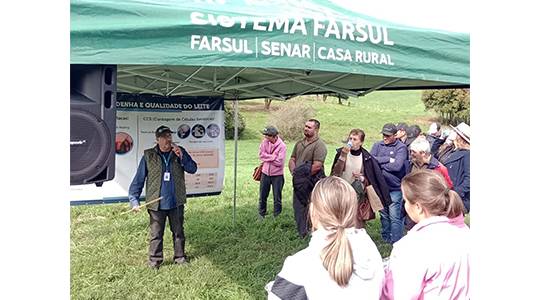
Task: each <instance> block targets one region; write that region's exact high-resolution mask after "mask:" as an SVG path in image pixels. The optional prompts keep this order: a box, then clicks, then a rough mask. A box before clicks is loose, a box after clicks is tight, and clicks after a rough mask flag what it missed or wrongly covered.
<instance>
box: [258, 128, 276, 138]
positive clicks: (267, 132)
mask: <svg viewBox="0 0 540 300" xmlns="http://www.w3.org/2000/svg"><path fill="white" fill-rule="evenodd" d="M261 133H262V134H264V135H269V136H276V135H278V133H279V132H278V130H277V128H276V127H274V126H266V127H265V128H264V129H263V130H262V131H261Z"/></svg>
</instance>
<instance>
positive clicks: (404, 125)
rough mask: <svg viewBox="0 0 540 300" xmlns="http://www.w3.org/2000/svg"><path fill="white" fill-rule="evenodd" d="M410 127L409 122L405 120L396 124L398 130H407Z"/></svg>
mask: <svg viewBox="0 0 540 300" xmlns="http://www.w3.org/2000/svg"><path fill="white" fill-rule="evenodd" d="M408 127H409V126H408V125H407V123H404V122H401V123H398V124H397V126H396V128H397V130H407V128H408Z"/></svg>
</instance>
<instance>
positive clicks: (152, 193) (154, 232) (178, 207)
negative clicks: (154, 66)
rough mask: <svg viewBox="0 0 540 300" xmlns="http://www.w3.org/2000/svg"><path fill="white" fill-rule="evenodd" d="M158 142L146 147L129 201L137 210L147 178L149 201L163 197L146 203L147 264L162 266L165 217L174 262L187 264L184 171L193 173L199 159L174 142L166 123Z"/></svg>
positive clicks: (161, 129)
mask: <svg viewBox="0 0 540 300" xmlns="http://www.w3.org/2000/svg"><path fill="white" fill-rule="evenodd" d="M155 134H156V141H157V145H156V146H154V147H152V148H149V149H146V150H144V155H143V157H142V158H141V161H140V163H139V167H138V168H137V173H136V174H135V177H134V178H133V181H132V182H131V185H130V186H129V202H130V204H131V207H132V210H134V211H136V212H138V211H140V208H139V205H140V204H139V197H140V195H141V192H142V189H143V186H144V183H145V181H146V201H147V202H148V201H151V200H154V199H157V198H160V197H161V200H160V201H157V202H154V203H151V204H149V205H147V210H148V214H149V216H150V245H149V247H148V255H149V258H148V265H149V266H150V267H151V268H156V269H157V268H159V267H160V265H161V263H162V262H163V233H164V231H165V220H166V218H169V226H170V229H171V231H172V234H173V244H174V262H175V263H176V264H184V263H186V262H187V259H186V255H185V251H184V249H185V243H186V240H185V236H184V204H185V203H186V183H185V179H184V172H188V173H190V174H193V173H195V172H196V171H197V163H196V162H195V161H193V159H192V158H191V156H190V155H189V154H188V153H187V151H186V149H184V148H183V147H179V146H177V145H176V144H174V143H173V142H172V135H171V134H172V131H171V129H170V128H169V127H167V126H164V125H162V126H159V127H158V128H157V129H156V133H155Z"/></svg>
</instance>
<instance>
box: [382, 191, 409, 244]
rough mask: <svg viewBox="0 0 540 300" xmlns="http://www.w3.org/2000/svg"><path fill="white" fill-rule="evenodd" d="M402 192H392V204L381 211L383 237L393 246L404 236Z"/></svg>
mask: <svg viewBox="0 0 540 300" xmlns="http://www.w3.org/2000/svg"><path fill="white" fill-rule="evenodd" d="M402 196H403V195H402V194H401V191H393V192H390V198H391V199H392V203H391V204H390V206H388V207H384V209H383V210H381V211H380V212H381V235H382V238H383V240H384V241H385V242H387V243H390V244H393V243H395V242H397V241H399V240H400V239H401V237H402V236H403V228H404V218H403V217H404V216H403V213H402V205H403V197H402Z"/></svg>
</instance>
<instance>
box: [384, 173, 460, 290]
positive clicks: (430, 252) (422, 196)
mask: <svg viewBox="0 0 540 300" xmlns="http://www.w3.org/2000/svg"><path fill="white" fill-rule="evenodd" d="M401 190H402V192H403V199H404V200H405V210H406V211H407V214H408V215H409V217H410V218H411V219H412V220H413V221H414V222H416V223H417V224H416V225H415V226H414V227H413V228H412V229H411V230H410V231H409V232H408V234H407V235H406V236H405V237H403V238H402V239H401V240H399V241H398V242H397V243H395V244H394V248H393V249H392V254H391V255H390V259H389V261H388V265H387V267H386V270H385V271H386V276H385V277H386V280H385V285H384V289H383V295H382V297H381V299H424V300H428V299H469V298H470V296H469V295H470V293H469V282H470V267H469V259H470V235H469V227H467V225H465V223H464V217H463V213H464V210H465V208H464V206H463V201H462V200H461V198H460V197H459V195H458V194H457V193H456V192H455V191H453V190H451V189H449V188H448V187H447V185H446V182H445V179H444V178H443V176H441V175H440V174H439V173H437V172H435V171H433V170H419V171H417V172H414V173H411V174H408V175H407V176H405V177H404V178H403V180H402V181H401Z"/></svg>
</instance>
